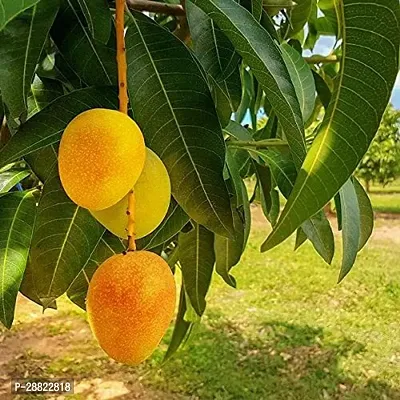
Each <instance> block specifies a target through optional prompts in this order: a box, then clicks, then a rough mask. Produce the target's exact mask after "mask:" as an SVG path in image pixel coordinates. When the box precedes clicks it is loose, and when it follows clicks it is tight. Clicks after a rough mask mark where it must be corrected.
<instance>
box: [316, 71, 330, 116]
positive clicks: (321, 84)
mask: <svg viewBox="0 0 400 400" xmlns="http://www.w3.org/2000/svg"><path fill="white" fill-rule="evenodd" d="M312 74H313V77H314V81H315V88H316V90H317V93H318V96H319V99H320V100H321V103H322V105H323V106H324V108H325V109H327V108H328V107H329V104H330V102H331V98H332V93H331V91H330V89H329V86H328V85H327V84H326V82H325V81H324V79H323V78H322V76H321V75H319V74H318V73H317V72H315V71H314V70H313V71H312Z"/></svg>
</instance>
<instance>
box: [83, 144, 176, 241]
mask: <svg viewBox="0 0 400 400" xmlns="http://www.w3.org/2000/svg"><path fill="white" fill-rule="evenodd" d="M133 191H134V193H135V216H134V218H135V236H136V238H137V239H139V238H141V237H143V236H146V235H148V234H149V233H151V232H152V231H153V230H154V229H156V228H157V226H158V225H160V223H161V221H162V220H163V219H164V217H165V215H166V213H167V210H168V206H169V203H170V199H171V184H170V180H169V176H168V172H167V170H166V168H165V166H164V164H163V163H162V161H161V160H160V159H159V158H158V156H157V155H156V154H155V153H154V152H153V151H152V150H150V149H148V148H147V149H146V161H145V164H144V168H143V172H142V174H141V175H140V177H139V179H138V181H137V183H136V185H135V186H134V188H133ZM127 206H128V197H127V196H126V197H124V198H123V199H122V200H121V201H119V202H118V203H117V204H115V205H114V206H112V207H110V208H107V209H105V210H100V211H94V210H90V211H91V213H92V215H93V216H94V217H95V218H96V219H97V220H98V221H99V222H100V223H101V224H102V225H103V226H104V227H106V228H107V229H108V230H109V231H110V232H112V233H113V234H114V235H116V236H119V237H121V238H125V239H126V237H127V232H126V227H127V223H128V217H127V215H126V210H127Z"/></svg>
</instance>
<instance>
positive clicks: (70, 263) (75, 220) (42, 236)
mask: <svg viewBox="0 0 400 400" xmlns="http://www.w3.org/2000/svg"><path fill="white" fill-rule="evenodd" d="M103 233H104V228H103V227H102V226H101V225H100V224H99V223H98V222H97V221H96V220H95V219H94V218H93V217H92V216H91V214H90V212H89V211H88V210H85V209H83V208H81V207H78V206H77V205H76V204H74V203H72V201H71V200H70V199H69V198H68V196H67V195H66V194H65V192H64V190H63V188H62V186H61V182H60V179H59V177H58V173H57V166H55V167H54V169H53V171H52V174H51V177H50V178H49V179H48V180H47V182H46V183H45V185H44V189H43V193H42V196H41V198H40V201H39V207H38V214H37V218H36V223H35V229H34V234H33V239H32V246H31V250H30V267H31V268H32V271H33V279H34V285H35V287H36V290H37V295H38V297H39V298H40V300H41V302H42V303H43V306H44V307H45V308H46V307H47V306H48V305H49V304H51V303H52V301H54V300H55V299H56V298H57V297H59V296H61V295H62V294H63V293H65V292H66V291H67V289H68V288H69V286H70V285H71V283H72V282H73V281H74V279H75V278H76V277H77V276H78V275H79V273H80V272H81V271H82V269H83V268H84V266H85V265H86V263H87V261H88V260H89V258H90V256H91V254H92V252H93V250H94V249H95V247H96V246H97V244H98V242H99V241H100V239H101V237H102V236H103Z"/></svg>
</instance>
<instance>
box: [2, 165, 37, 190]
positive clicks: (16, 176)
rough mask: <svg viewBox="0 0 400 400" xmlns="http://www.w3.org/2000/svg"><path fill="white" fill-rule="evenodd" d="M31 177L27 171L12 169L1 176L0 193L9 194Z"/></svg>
mask: <svg viewBox="0 0 400 400" xmlns="http://www.w3.org/2000/svg"><path fill="white" fill-rule="evenodd" d="M29 175H30V172H29V171H27V170H18V169H10V170H8V171H5V172H2V173H1V174H0V193H7V192H8V191H9V190H11V189H12V188H13V187H14V186H15V185H16V184H17V183H19V182H21V181H22V180H23V179H25V178H26V177H27V176H29Z"/></svg>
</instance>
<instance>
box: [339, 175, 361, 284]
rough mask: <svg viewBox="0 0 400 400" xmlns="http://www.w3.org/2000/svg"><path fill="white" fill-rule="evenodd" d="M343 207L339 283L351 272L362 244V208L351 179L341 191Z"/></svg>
mask: <svg viewBox="0 0 400 400" xmlns="http://www.w3.org/2000/svg"><path fill="white" fill-rule="evenodd" d="M339 196H340V204H341V206H342V238H343V255H342V266H341V269H340V275H339V282H341V281H342V280H343V279H344V278H345V276H346V275H347V274H348V273H349V272H350V270H351V268H352V267H353V265H354V262H355V260H356V257H357V252H358V248H359V244H360V231H361V230H360V207H359V205H358V199H357V194H356V191H355V189H354V185H353V182H352V180H351V179H349V180H348V181H347V182H346V183H345V184H344V185H343V187H342V188H341V189H340V191H339Z"/></svg>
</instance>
